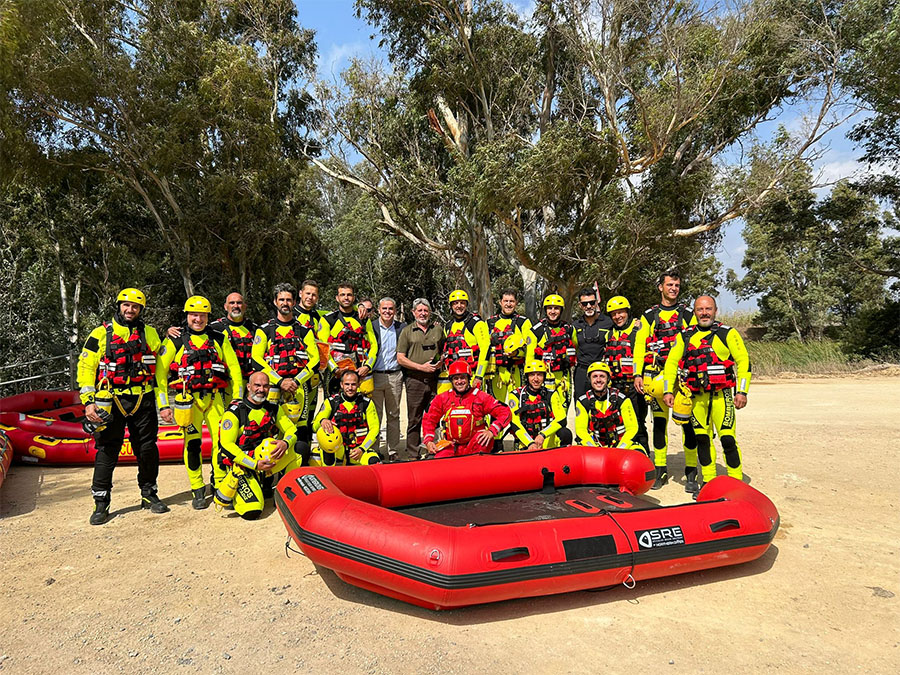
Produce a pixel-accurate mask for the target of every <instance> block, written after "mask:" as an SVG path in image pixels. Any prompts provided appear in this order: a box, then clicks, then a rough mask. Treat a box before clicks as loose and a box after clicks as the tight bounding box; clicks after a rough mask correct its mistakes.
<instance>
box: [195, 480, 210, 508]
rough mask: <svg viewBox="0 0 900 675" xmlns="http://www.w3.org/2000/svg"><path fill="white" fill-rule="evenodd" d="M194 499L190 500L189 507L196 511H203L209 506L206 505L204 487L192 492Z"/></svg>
mask: <svg viewBox="0 0 900 675" xmlns="http://www.w3.org/2000/svg"><path fill="white" fill-rule="evenodd" d="M192 493H193V495H194V498H193V499H192V500H191V506H193V507H194V508H195V509H196V510H197V511H200V510H201V509H205V508H206V507H207V506H209V504H207V503H206V486H205V485H204V486H203V487H200V488H197V489H196V490H193V491H192Z"/></svg>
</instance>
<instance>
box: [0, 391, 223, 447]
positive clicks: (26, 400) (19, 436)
mask: <svg viewBox="0 0 900 675" xmlns="http://www.w3.org/2000/svg"><path fill="white" fill-rule="evenodd" d="M83 419H84V406H83V405H82V404H81V399H80V398H79V395H78V392H77V391H31V392H26V393H24V394H17V395H15V396H9V397H7V398H3V399H0V431H2V432H3V433H4V434H5V435H6V436H7V437H8V438H9V441H10V442H11V444H12V448H13V453H14V455H15V457H16V459H18V460H19V461H22V462H25V463H29V464H58V465H79V464H93V463H94V456H95V455H96V454H97V451H96V449H95V448H94V438H93V436H90V435H89V434H87V433H85V431H84V429H82V428H81V422H82V420H83ZM158 438H159V461H160V462H181V461H183V458H184V433H183V432H182V430H181V427H179V426H177V425H174V424H169V425H161V426H160V427H159V436H158ZM211 448H212V440H211V439H210V436H209V430H208V429H206V427H204V429H203V457H204V459H208V458H209V457H210V450H211ZM119 461H120V462H126V463H128V462H135V461H136V460H135V457H134V451H133V450H132V448H131V443H130V442H129V440H128V432H127V430H126V432H125V442H124V443H123V444H122V450H121V452H120V453H119Z"/></svg>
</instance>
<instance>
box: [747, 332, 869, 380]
mask: <svg viewBox="0 0 900 675" xmlns="http://www.w3.org/2000/svg"><path fill="white" fill-rule="evenodd" d="M746 344H747V350H748V351H749V352H750V359H751V362H752V363H753V374H754V375H763V376H774V375H778V374H779V373H800V374H804V375H834V374H841V373H851V372H854V371H857V370H861V369H863V368H865V367H867V366H869V365H871V362H869V361H851V360H850V359H849V358H848V357H847V355H846V354H844V352H842V351H841V349H840V346H839V345H838V343H836V342H833V341H831V340H822V341H819V342H798V341H796V340H787V341H785V342H774V341H766V340H762V341H758V342H754V341H747V343H746Z"/></svg>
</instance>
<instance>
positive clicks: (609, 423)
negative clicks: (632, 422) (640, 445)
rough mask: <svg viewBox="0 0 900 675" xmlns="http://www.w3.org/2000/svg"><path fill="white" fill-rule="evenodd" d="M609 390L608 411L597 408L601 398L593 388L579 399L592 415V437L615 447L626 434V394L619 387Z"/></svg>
mask: <svg viewBox="0 0 900 675" xmlns="http://www.w3.org/2000/svg"><path fill="white" fill-rule="evenodd" d="M607 391H608V392H609V394H608V401H609V405H608V406H607V407H606V412H601V411H600V410H598V409H597V406H596V405H595V404H596V403H597V402H598V401H599V399H598V398H597V396H596V395H595V394H594V390H593V389H588V390H587V391H586V392H585V393H584V395H583V396H581V398H579V399H578V400H579V401H580V402H581V405H582V406H584V409H585V410H587V413H588V415H590V419H589V420H588V431H590V432H591V438H593V439H594V441H595V442H596V443H598V444H599V445H602V446H607V447H613V446H615V445H616V444H617V443H618V442H619V440H620V439H621V438H622V436H624V435H625V422H624V421H623V419H622V404H623V403H624V402H625V400H626V399H625V395H624V394H622V393H621V392H620V391H619V390H617V389H608V390H607Z"/></svg>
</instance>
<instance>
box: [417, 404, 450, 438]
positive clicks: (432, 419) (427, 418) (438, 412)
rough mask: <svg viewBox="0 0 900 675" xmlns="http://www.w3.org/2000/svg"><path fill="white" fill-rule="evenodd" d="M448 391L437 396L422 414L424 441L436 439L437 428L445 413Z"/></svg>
mask: <svg viewBox="0 0 900 675" xmlns="http://www.w3.org/2000/svg"><path fill="white" fill-rule="evenodd" d="M447 393H448V392H444V393H443V394H438V395H437V396H435V397H434V398H433V399H432V401H431V405H430V406H428V410H426V411H425V414H424V415H423V416H422V442H423V443H431V441H433V440H434V434H435V430H436V429H437V426H438V424H439V423H440V421H441V417H443V415H444V403H445V401H446V400H447Z"/></svg>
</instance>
